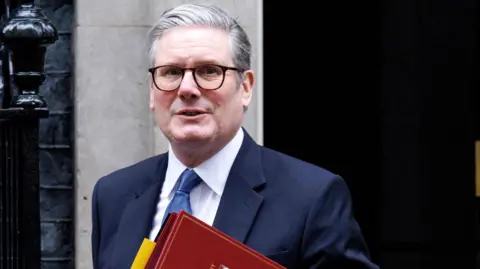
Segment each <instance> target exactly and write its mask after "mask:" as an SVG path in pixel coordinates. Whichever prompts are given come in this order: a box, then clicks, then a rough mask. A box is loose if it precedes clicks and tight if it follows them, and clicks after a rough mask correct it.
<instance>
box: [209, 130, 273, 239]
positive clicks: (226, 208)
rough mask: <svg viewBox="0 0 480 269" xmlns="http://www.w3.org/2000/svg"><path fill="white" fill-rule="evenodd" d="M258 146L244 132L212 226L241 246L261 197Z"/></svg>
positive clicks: (261, 176) (263, 177) (261, 175)
mask: <svg viewBox="0 0 480 269" xmlns="http://www.w3.org/2000/svg"><path fill="white" fill-rule="evenodd" d="M265 182H266V179H265V176H264V174H263V166H262V158H261V153H260V147H259V146H258V145H257V144H256V143H255V141H254V140H253V139H252V138H251V137H250V136H249V135H248V133H247V132H245V136H244V138H243V143H242V147H241V148H240V151H239V153H238V155H237V158H236V159H235V162H234V163H233V166H232V169H231V171H230V174H229V177H228V179H227V183H226V185H225V190H224V191H223V195H222V199H221V201H220V205H219V207H218V211H217V214H216V217H215V221H214V223H213V226H214V227H215V228H217V229H219V230H220V231H222V232H224V233H226V234H228V235H230V236H232V237H233V238H235V239H236V240H238V241H240V242H242V243H245V240H246V239H247V236H248V233H249V231H250V228H251V226H252V224H253V222H254V220H255V216H256V215H257V212H258V210H259V208H260V205H261V204H262V201H263V197H262V196H261V195H260V194H258V193H257V191H258V190H259V189H260V188H261V187H262V186H263V185H264V184H265Z"/></svg>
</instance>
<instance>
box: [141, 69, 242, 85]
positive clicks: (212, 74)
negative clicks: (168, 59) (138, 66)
mask: <svg viewBox="0 0 480 269" xmlns="http://www.w3.org/2000/svg"><path fill="white" fill-rule="evenodd" d="M187 70H190V71H192V74H193V79H194V80H195V83H196V84H197V86H198V87H200V88H202V89H204V90H216V89H218V88H220V87H222V85H223V82H224V81H225V73H226V72H227V70H234V71H237V72H243V70H241V69H238V68H234V67H227V66H222V65H216V64H202V65H199V66H197V67H194V68H181V67H178V66H174V65H161V66H156V67H153V68H150V69H148V71H149V72H150V74H152V78H153V83H154V84H155V87H157V89H159V90H161V91H174V90H176V89H178V88H179V87H180V84H181V83H182V80H183V77H184V76H185V71H187Z"/></svg>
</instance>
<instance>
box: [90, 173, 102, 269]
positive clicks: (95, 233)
mask: <svg viewBox="0 0 480 269" xmlns="http://www.w3.org/2000/svg"><path fill="white" fill-rule="evenodd" d="M99 226H100V224H99V214H98V182H97V184H95V187H94V188H93V194H92V235H91V240H92V242H91V244H92V262H93V268H94V269H96V268H98V262H97V258H98V250H99V244H100V234H99V231H100V227H99Z"/></svg>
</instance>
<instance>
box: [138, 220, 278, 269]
mask: <svg viewBox="0 0 480 269" xmlns="http://www.w3.org/2000/svg"><path fill="white" fill-rule="evenodd" d="M196 268H202V269H204V268H205V269H222V268H223V269H243V268H255V269H286V267H283V266H281V265H280V264H278V263H276V262H274V261H272V260H270V259H268V258H267V257H265V256H263V255H262V254H260V253H258V252H257V251H255V250H253V249H251V248H249V247H247V246H246V245H244V244H242V243H241V242H238V241H237V240H235V239H234V238H232V237H230V236H228V235H226V234H224V233H222V232H221V231H220V230H218V229H216V228H214V227H212V226H210V225H208V224H206V223H204V222H202V221H201V220H199V219H197V218H195V217H194V216H192V215H190V214H188V213H187V212H185V211H181V212H180V213H178V214H176V213H172V214H170V215H169V216H168V218H167V220H166V222H165V224H164V227H162V230H161V233H160V235H159V237H158V239H157V242H156V246H155V249H154V250H153V252H152V255H151V256H150V259H149V261H148V263H147V265H146V267H145V269H196Z"/></svg>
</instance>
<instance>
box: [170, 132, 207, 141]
mask: <svg viewBox="0 0 480 269" xmlns="http://www.w3.org/2000/svg"><path fill="white" fill-rule="evenodd" d="M211 137H212V135H211V133H210V132H206V131H203V132H200V131H198V130H197V131H184V132H178V133H173V140H175V141H177V142H183V143H188V142H191V143H198V142H202V141H208V140H210V139H211Z"/></svg>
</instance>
